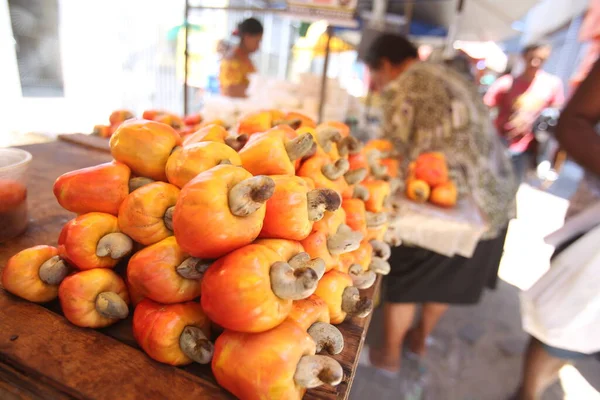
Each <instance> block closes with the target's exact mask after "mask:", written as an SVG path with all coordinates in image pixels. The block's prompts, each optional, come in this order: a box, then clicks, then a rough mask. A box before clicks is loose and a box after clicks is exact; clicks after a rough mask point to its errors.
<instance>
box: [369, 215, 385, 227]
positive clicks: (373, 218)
mask: <svg viewBox="0 0 600 400" xmlns="http://www.w3.org/2000/svg"><path fill="white" fill-rule="evenodd" d="M366 220H367V227H369V228H377V227H379V226H381V225H383V224H385V223H386V222H387V220H388V217H387V213H384V212H378V213H374V212H370V211H367V216H366Z"/></svg>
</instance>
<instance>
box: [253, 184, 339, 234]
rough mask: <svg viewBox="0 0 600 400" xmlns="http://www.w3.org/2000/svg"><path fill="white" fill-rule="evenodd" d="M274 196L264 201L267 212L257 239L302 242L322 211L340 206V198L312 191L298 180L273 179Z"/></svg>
mask: <svg viewBox="0 0 600 400" xmlns="http://www.w3.org/2000/svg"><path fill="white" fill-rule="evenodd" d="M271 179H273V181H274V182H275V191H274V193H273V196H271V198H270V199H269V200H267V210H266V214H265V219H264V223H263V227H262V230H261V232H260V235H259V237H266V238H281V239H290V240H302V239H305V238H306V237H307V236H308V235H309V234H310V232H311V231H312V229H313V224H314V223H315V222H316V221H319V220H321V219H322V218H323V216H324V215H325V214H327V213H326V212H325V211H335V210H336V209H338V208H339V206H340V202H341V199H340V195H339V194H338V193H337V192H335V191H334V190H331V189H313V188H312V185H311V184H310V183H309V182H308V181H307V180H306V179H303V178H301V177H297V176H287V175H273V176H271Z"/></svg>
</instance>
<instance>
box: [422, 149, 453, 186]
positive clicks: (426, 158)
mask: <svg viewBox="0 0 600 400" xmlns="http://www.w3.org/2000/svg"><path fill="white" fill-rule="evenodd" d="M414 175H415V178H417V179H420V180H423V181H425V182H427V184H428V185H429V186H432V187H435V186H437V185H441V184H442V183H446V182H448V165H447V164H446V158H445V157H444V155H443V154H441V153H423V154H421V155H419V157H417V159H416V160H415V165H414Z"/></svg>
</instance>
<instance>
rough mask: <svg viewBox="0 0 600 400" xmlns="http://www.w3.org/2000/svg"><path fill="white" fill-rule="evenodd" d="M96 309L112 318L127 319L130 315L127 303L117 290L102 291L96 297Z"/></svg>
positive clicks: (104, 315) (106, 316)
mask: <svg viewBox="0 0 600 400" xmlns="http://www.w3.org/2000/svg"><path fill="white" fill-rule="evenodd" d="M96 311H98V313H99V314H100V315H102V316H103V317H105V318H110V319H125V318H127V316H128V315H129V307H128V306H127V303H125V300H123V299H122V298H121V296H119V295H118V294H116V293H115V292H102V293H100V294H99V295H98V296H97V297H96Z"/></svg>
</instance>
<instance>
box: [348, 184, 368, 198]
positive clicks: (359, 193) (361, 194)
mask: <svg viewBox="0 0 600 400" xmlns="http://www.w3.org/2000/svg"><path fill="white" fill-rule="evenodd" d="M352 197H354V198H355V199H361V200H362V201H367V200H369V197H371V194H370V193H369V191H368V190H367V188H366V187H364V186H363V185H360V184H358V183H357V184H356V185H354V190H353V192H352Z"/></svg>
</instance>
